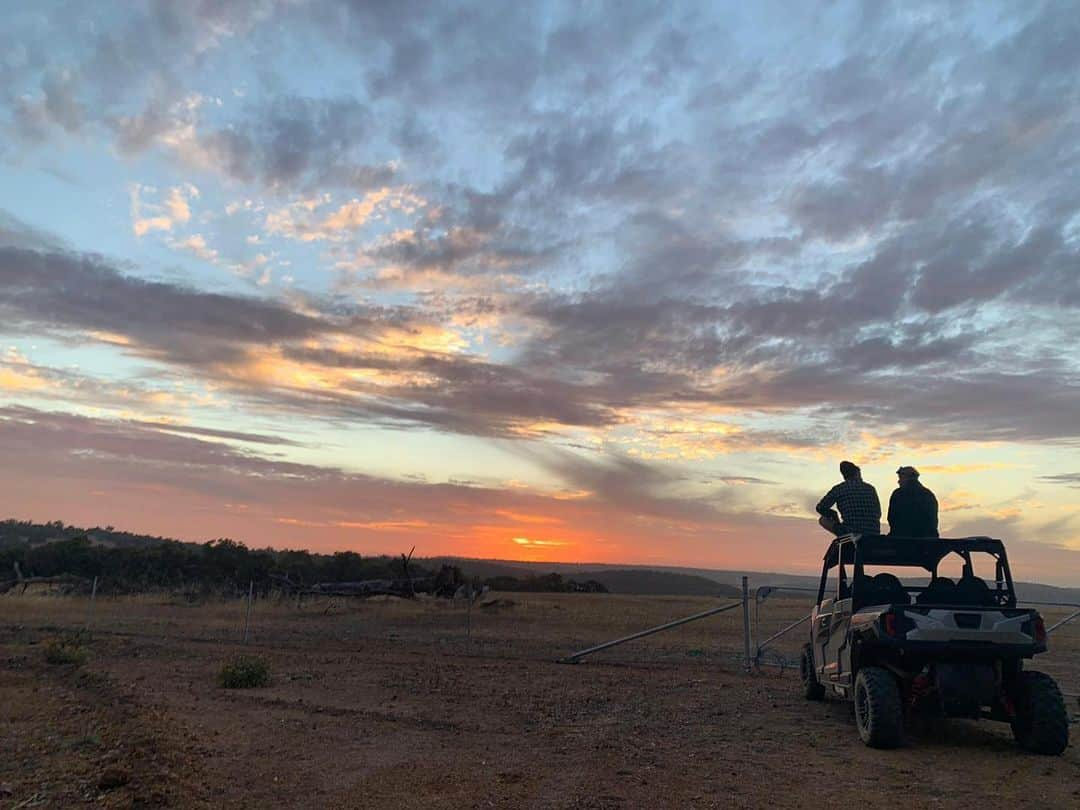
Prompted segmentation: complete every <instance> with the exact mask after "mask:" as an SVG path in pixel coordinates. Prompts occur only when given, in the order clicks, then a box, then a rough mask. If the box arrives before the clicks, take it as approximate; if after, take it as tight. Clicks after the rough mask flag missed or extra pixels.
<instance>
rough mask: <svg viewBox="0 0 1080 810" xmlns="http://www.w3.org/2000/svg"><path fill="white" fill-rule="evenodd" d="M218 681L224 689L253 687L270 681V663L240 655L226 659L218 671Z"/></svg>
mask: <svg viewBox="0 0 1080 810" xmlns="http://www.w3.org/2000/svg"><path fill="white" fill-rule="evenodd" d="M218 683H219V684H221V685H222V686H223V687H225V688H226V689H253V688H255V687H257V686H266V685H267V684H268V683H270V665H269V664H268V663H266V661H265V659H262V658H258V657H256V656H250V655H241V656H239V657H237V658H233V659H232V660H231V661H226V662H225V664H224V665H222V667H221V671H220V672H219V673H218Z"/></svg>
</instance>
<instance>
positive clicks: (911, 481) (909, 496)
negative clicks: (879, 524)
mask: <svg viewBox="0 0 1080 810" xmlns="http://www.w3.org/2000/svg"><path fill="white" fill-rule="evenodd" d="M896 477H897V479H898V480H899V483H900V485H899V486H898V487H897V488H896V490H895V491H894V492H893V494H892V497H891V498H889V534H891V535H893V536H895V537H937V536H938V527H937V512H938V504H937V498H935V497H934V493H933V492H931V491H930V490H928V489H927V488H926V487H924V486H923V485H922V484H921V483H919V471H918V470H916V469H915V468H914V467H901V468H900V469H899V470H897V471H896Z"/></svg>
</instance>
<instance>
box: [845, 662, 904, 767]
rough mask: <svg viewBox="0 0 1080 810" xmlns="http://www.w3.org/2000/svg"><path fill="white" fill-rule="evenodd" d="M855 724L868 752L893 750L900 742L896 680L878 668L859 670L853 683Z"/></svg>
mask: <svg viewBox="0 0 1080 810" xmlns="http://www.w3.org/2000/svg"><path fill="white" fill-rule="evenodd" d="M855 724H856V725H857V726H858V727H859V736H860V737H861V738H862V741H863V742H864V743H866V744H867V745H869V746H870V747H871V748H895V747H896V746H898V745H900V743H901V742H903V739H904V707H903V703H902V702H901V700H900V687H899V686H898V685H897V683H896V678H894V677H893V676H892V673H890V672H889V671H888V670H885V669H882V668H881V667H863V668H862V669H860V670H859V676H858V677H857V678H856V679H855Z"/></svg>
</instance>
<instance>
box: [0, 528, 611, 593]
mask: <svg viewBox="0 0 1080 810" xmlns="http://www.w3.org/2000/svg"><path fill="white" fill-rule="evenodd" d="M16 563H18V566H19V570H20V571H21V573H22V575H23V576H25V577H56V576H60V575H64V574H67V575H73V576H77V577H82V578H83V579H86V580H92V579H93V578H94V577H97V578H98V582H99V584H98V589H99V591H100V592H102V593H137V592H142V591H149V590H161V589H167V590H185V591H201V592H218V593H223V594H241V593H247V590H248V587H249V584H253V585H254V587H255V588H256V589H257V590H258V591H259V592H260V593H266V592H268V591H269V590H271V589H274V588H276V587H278V585H279V584H280V583H282V582H283V581H284V580H287V581H288V582H290V583H294V584H302V585H308V586H310V585H314V584H316V583H326V582H359V581H363V580H372V579H387V580H389V579H399V578H402V577H404V576H406V571H405V566H404V565H403V561H402V559H401V558H399V557H390V556H387V555H379V556H370V557H362V556H361V555H360V554H357V553H356V552H353V551H338V552H334V553H333V554H317V553H314V552H310V551H304V550H300V549H286V550H278V549H273V548H262V549H253V548H249V547H248V546H247V545H245V544H244V543H242V542H239V541H236V540H232V539H230V538H219V539H216V540H211V541H209V542H206V543H186V542H182V541H179V540H172V539H169V538H164V537H153V536H148V535H139V534H132V533H130V532H124V531H118V530H116V529H114V528H113V527H112V526H107V527H104V528H102V527H94V528H90V529H87V528H82V527H78V526H69V525H65V524H64V523H62V522H61V521H52V522H50V523H33V522H30V521H17V520H4V521H0V580H4V579H5V578H14V577H15V564H16ZM433 574H434V572H433V571H432V570H431V569H430V568H429V567H428V566H425V565H424V564H422V563H415V562H409V563H408V576H409V577H412V578H414V579H421V578H424V577H429V576H432V575H433ZM474 584H475V585H477V586H480V585H487V586H488V587H489V588H490V589H491V590H505V591H531V592H590V593H606V592H607V588H605V587H604V586H603V585H602V584H600V583H599V582H596V581H593V580H589V581H586V582H580V583H579V582H576V581H574V580H572V579H564V578H563V577H562V576H561V575H559V574H555V573H552V574H546V575H542V576H525V577H520V578H519V577H509V576H496V577H489V578H487V579H485V580H478V579H474Z"/></svg>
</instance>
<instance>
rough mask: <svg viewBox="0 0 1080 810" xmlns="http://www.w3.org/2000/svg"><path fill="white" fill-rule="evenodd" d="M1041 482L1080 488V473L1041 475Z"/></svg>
mask: <svg viewBox="0 0 1080 810" xmlns="http://www.w3.org/2000/svg"><path fill="white" fill-rule="evenodd" d="M1039 480H1040V481H1045V482H1046V483H1048V484H1064V485H1065V486H1067V487H1072V488H1074V489H1075V488H1080V473H1057V474H1056V475H1040V476H1039Z"/></svg>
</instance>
